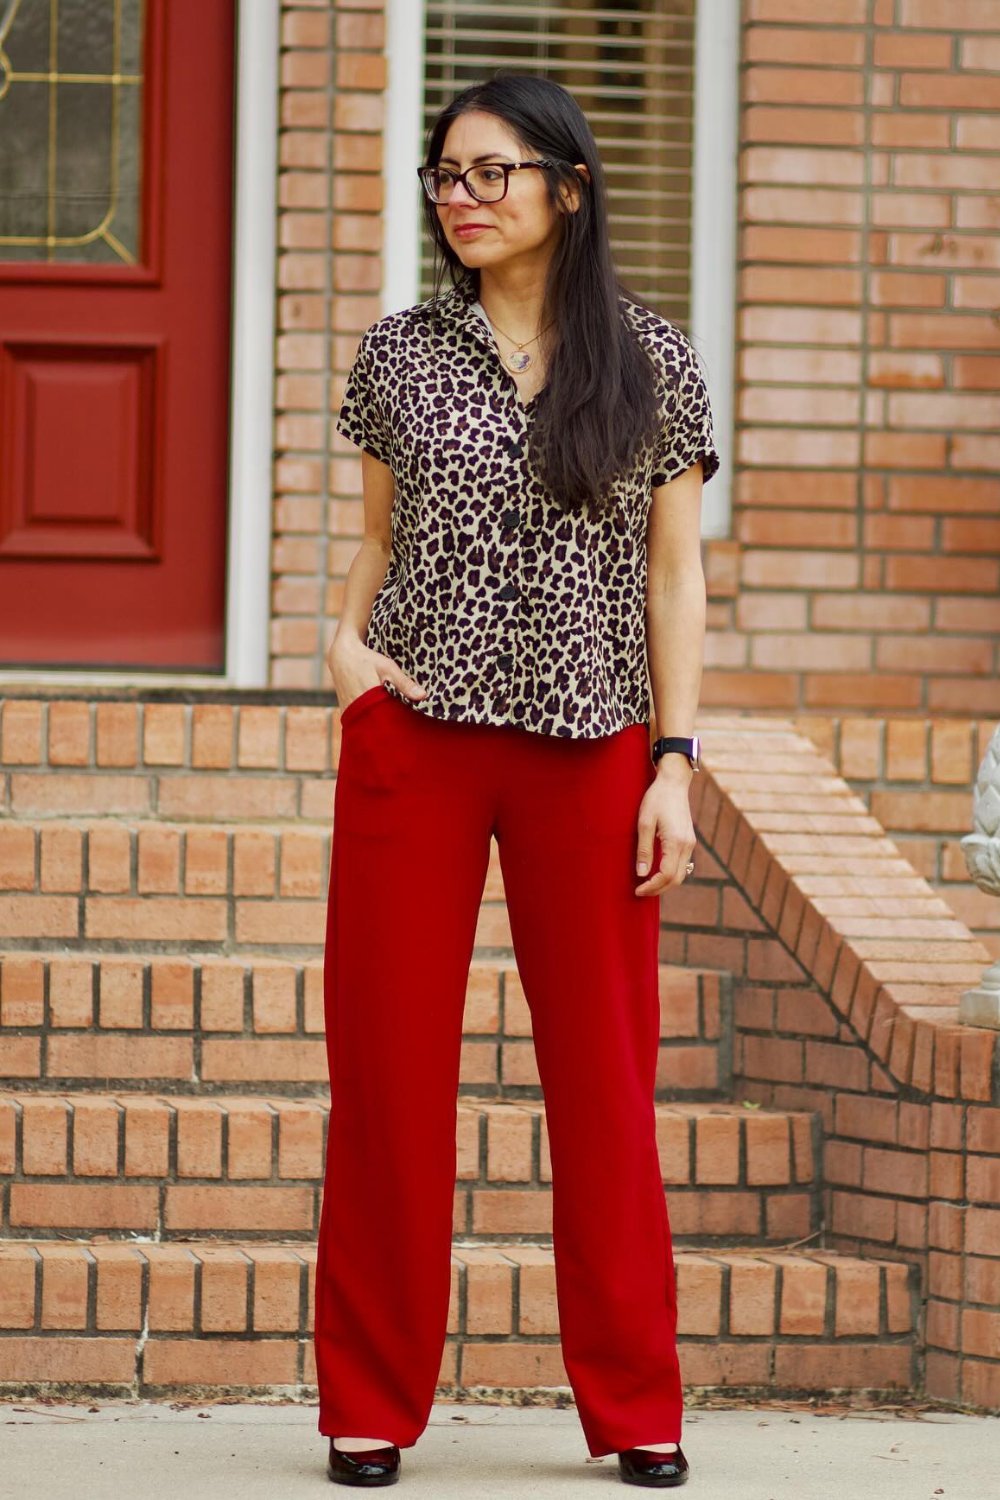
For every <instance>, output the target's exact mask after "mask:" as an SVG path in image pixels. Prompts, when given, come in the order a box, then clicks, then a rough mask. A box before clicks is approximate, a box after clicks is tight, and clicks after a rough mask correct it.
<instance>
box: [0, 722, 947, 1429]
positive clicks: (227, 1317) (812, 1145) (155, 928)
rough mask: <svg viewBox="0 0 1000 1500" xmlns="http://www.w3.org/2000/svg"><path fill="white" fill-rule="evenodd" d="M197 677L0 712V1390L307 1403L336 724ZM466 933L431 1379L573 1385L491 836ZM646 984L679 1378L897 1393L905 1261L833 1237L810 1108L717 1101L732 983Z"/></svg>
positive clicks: (910, 1360) (912, 1330) (524, 1017)
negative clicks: (443, 1281)
mask: <svg viewBox="0 0 1000 1500" xmlns="http://www.w3.org/2000/svg"><path fill="white" fill-rule="evenodd" d="M189 696H190V699H191V701H183V702H160V701H153V699H152V697H149V698H146V699H144V698H143V695H142V694H134V695H131V696H130V697H129V698H127V699H119V700H116V699H115V698H113V697H111V696H109V697H108V698H107V699H101V698H98V697H96V696H95V697H89V698H85V699H84V698H81V699H78V700H72V699H68V698H53V699H51V700H42V699H37V698H36V699H31V698H24V699H16V698H11V699H7V700H6V702H5V703H4V704H3V705H2V711H0V776H2V783H0V786H2V796H0V808H2V811H3V815H4V816H3V821H2V822H0V933H2V946H0V1076H2V1087H0V1174H2V1178H0V1214H2V1218H0V1390H3V1391H5V1392H6V1393H8V1394H13V1393H18V1394H27V1393H33V1392H43V1393H49V1394H56V1393H58V1394H63V1395H82V1394H119V1395H120V1394H131V1395H141V1396H150V1395H173V1396H177V1395H183V1396H185V1397H195V1398H197V1397H201V1396H204V1395H208V1394H212V1393H218V1392H224V1393H232V1394H245V1395H253V1396H258V1397H259V1396H261V1395H263V1394H280V1395H283V1396H291V1397H298V1398H302V1399H313V1398H314V1397H315V1366H314V1361H313V1348H312V1340H311V1329H312V1317H313V1298H314V1291H315V1243H316V1236H317V1232H318V1225H319V1214H320V1204H321V1196H322V1172H323V1161H324V1149H325V1139H326V1121H327V1108H328V1092H327V1089H326V1080H327V1072H326V1054H325V1043H324V1037H323V997H322V964H321V955H322V940H323V922H324V914H325V896H326V875H327V869H328V864H329V836H330V828H331V823H332V812H333V797H332V790H333V777H334V775H335V772H336V763H337V757H338V753H339V739H340V736H339V715H338V713H337V711H336V710H334V709H331V708H329V707H328V706H327V705H326V704H325V703H323V702H320V701H319V700H318V698H316V699H314V700H313V701H312V702H308V703H305V702H300V703H295V702H287V703H286V702H281V703H277V702H274V701H268V702H266V703H264V702H256V703H255V702H253V701H246V700H247V699H248V698H252V695H239V694H233V695H229V697H228V698H226V699H225V701H220V698H219V697H218V696H216V697H215V698H214V699H210V698H201V697H198V696H197V695H189ZM289 696H290V697H294V696H295V695H289ZM299 696H300V697H306V696H308V695H299ZM476 953H477V957H476V960H475V962H474V964H473V966H472V970H471V973H470V977H469V988H468V994H467V1002H466V1013H465V1036H464V1045H463V1052H462V1068H461V1087H460V1097H459V1100H458V1120H457V1130H458V1150H459V1168H458V1175H457V1180H456V1186H455V1200H454V1241H453V1260H452V1276H453V1280H452V1306H451V1313H450V1318H449V1326H448V1337H447V1342H446V1346H445V1350H444V1357H443V1361H442V1367H441V1372H440V1393H441V1394H442V1395H448V1394H459V1393H469V1394H471V1395H476V1394H484V1395H488V1396H489V1397H490V1398H491V1399H496V1397H497V1394H498V1393H502V1394H504V1395H505V1396H507V1397H509V1398H511V1399H518V1398H522V1399H523V1398H526V1397H529V1396H531V1395H533V1394H534V1393H537V1392H538V1391H540V1390H541V1391H549V1390H552V1388H559V1387H566V1386H567V1384H568V1382H567V1379H566V1373H565V1370H564V1367H563V1364H562V1360H561V1357H560V1349H559V1337H558V1317H557V1310H556V1297H555V1281H554V1267H553V1262H552V1249H551V1233H550V1231H551V1174H550V1166H549V1157H548V1142H547V1135H546V1128H545V1116H544V1109H543V1103H542V1099H541V1097H540V1089H539V1085H538V1077H537V1073H536V1071H535V1064H534V1051H533V1047H532V1043H531V1027H530V1014H529V1011H528V1007H527V1004H526V1002H525V999H524V995H523V993H522V990H521V987H520V984H519V980H518V975H517V970H516V966H515V964H514V961H513V959H512V957H511V956H510V953H511V949H510V934H509V929H508V928H507V921H506V911H505V908H504V904H503V890H502V881H501V876H500V871H499V863H498V860H497V858H496V850H495V849H494V851H493V860H492V861H491V866H490V872H489V877H488V881H487V887H486V891H485V893H484V898H483V904H482V910H481V915H480V923H479V929H478V932H477V947H476ZM660 973H661V1001H662V1025H661V1037H662V1041H661V1063H660V1069H659V1074H658V1091H657V1092H658V1102H657V1121H658V1132H659V1145H660V1157H661V1163H662V1170H663V1181H664V1184H665V1189H666V1192H667V1194H668V1202H669V1205H670V1214H671V1224H672V1227H673V1232H674V1237H675V1241H676V1259H677V1269H678V1284H679V1307H680V1324H679V1328H680V1337H681V1342H682V1350H681V1355H682V1369H683V1372H684V1376H685V1380H686V1382H687V1384H688V1386H689V1387H727V1388H730V1389H734V1390H737V1389H740V1390H768V1391H772V1392H773V1391H779V1390H780V1391H793V1390H794V1391H811V1390H829V1389H830V1388H832V1387H843V1388H848V1389H866V1390H893V1389H895V1390H900V1389H902V1390H908V1389H910V1388H913V1387H914V1386H915V1385H917V1384H918V1383H919V1362H920V1360H919V1356H920V1349H919V1338H918V1332H919V1305H918V1304H919V1290H920V1289H919V1276H918V1274H917V1268H916V1267H915V1266H913V1265H912V1264H909V1263H908V1262H907V1261H906V1260H905V1259H901V1258H899V1257H897V1256H894V1255H887V1256H879V1255H872V1254H853V1253H849V1252H848V1251H846V1250H844V1249H840V1250H836V1249H832V1248H823V1245H824V1219H823V1214H824V1203H825V1194H826V1182H825V1178H824V1169H823V1133H824V1132H823V1128H822V1116H821V1112H820V1111H819V1110H818V1109H802V1108H795V1107H789V1108H783V1107H778V1106H777V1105H775V1104H773V1103H772V1104H761V1103H759V1102H755V1101H753V1100H749V1099H748V1100H736V1099H734V1098H733V1075H732V1068H733V1047H734V1040H733V1039H734V1027H733V1013H732V1011H733V1007H732V985H731V983H730V979H729V976H728V975H727V974H726V973H725V972H724V971H723V970H721V969H719V968H712V967H708V966H702V965H699V964H697V963H684V964H681V963H677V962H666V961H665V962H663V963H662V965H661V971H660ZM543 1399H544V1398H543ZM553 1399H555V1392H554V1391H553Z"/></svg>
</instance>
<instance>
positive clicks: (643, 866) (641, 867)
mask: <svg viewBox="0 0 1000 1500" xmlns="http://www.w3.org/2000/svg"><path fill="white" fill-rule="evenodd" d="M648 868H649V866H648V865H646V864H644V862H643V861H642V860H640V861H639V863H638V864H637V865H636V869H637V870H638V872H639V874H640V875H645V873H646V871H647V869H648Z"/></svg>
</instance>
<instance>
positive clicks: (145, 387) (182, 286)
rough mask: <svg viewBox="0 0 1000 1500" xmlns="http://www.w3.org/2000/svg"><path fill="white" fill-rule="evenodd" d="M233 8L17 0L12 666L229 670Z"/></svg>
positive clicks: (3, 485)
mask: <svg viewBox="0 0 1000 1500" xmlns="http://www.w3.org/2000/svg"><path fill="white" fill-rule="evenodd" d="M235 10H236V0H212V4H211V5H210V6H207V7H206V6H205V4H204V3H203V0H86V4H85V5H81V4H80V3H78V0H77V3H74V4H70V5H64V6H53V5H51V3H50V0H0V665H3V666H7V667H18V666H42V665H47V666H79V667H97V668H101V667H104V668H122V667H126V668H127V667H140V668H141V667H146V668H153V669H159V670H176V671H184V670H195V671H200V672H204V671H209V672H211V671H222V670H223V669H224V666H225V640H224V621H225V574H226V512H227V496H228V485H227V479H228V449H229V389H230V369H229V365H230V359H229V351H230V265H231V259H232V243H231V241H232V173H233V105H234V46H235ZM84 18H85V19H86V24H85V25H84V24H82V22H83V20H84Z"/></svg>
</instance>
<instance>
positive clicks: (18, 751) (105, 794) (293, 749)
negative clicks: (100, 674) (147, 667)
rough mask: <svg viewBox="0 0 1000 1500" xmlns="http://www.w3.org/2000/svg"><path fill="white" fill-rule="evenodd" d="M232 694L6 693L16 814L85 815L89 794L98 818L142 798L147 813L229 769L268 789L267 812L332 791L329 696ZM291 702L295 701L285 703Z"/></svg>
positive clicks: (3, 761) (336, 723) (4, 735)
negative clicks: (319, 788) (34, 809)
mask: <svg viewBox="0 0 1000 1500" xmlns="http://www.w3.org/2000/svg"><path fill="white" fill-rule="evenodd" d="M233 696H234V695H233V694H232V692H231V691H227V690H226V689H220V690H219V693H218V694H217V695H213V693H212V691H211V690H207V691H205V692H200V691H199V692H197V693H196V695H195V701H193V702H189V703H184V702H178V703H169V702H141V701H136V696H135V694H134V693H133V692H125V693H122V694H121V696H120V699H118V700H116V699H115V698H114V696H113V693H112V695H108V694H107V693H102V692H101V691H100V690H97V689H88V691H87V697H86V698H83V699H80V698H73V697H72V696H70V695H68V694H67V695H66V696H65V697H62V696H59V695H48V694H46V695H44V696H41V695H40V696H38V697H35V698H32V697H30V696H25V697H15V696H11V695H7V696H6V697H5V699H4V701H3V702H2V703H0V772H6V773H7V774H8V775H9V778H10V800H11V805H12V807H13V809H14V811H15V813H21V812H22V811H24V810H26V808H27V807H28V806H32V805H34V806H37V805H42V806H44V807H45V808H46V809H47V808H49V807H52V806H56V807H59V808H60V810H65V809H67V808H74V809H79V810H82V808H83V806H84V805H86V795H87V793H88V792H90V793H92V794H93V795H94V796H95V797H96V798H97V799H98V806H97V810H98V811H114V810H117V811H120V812H122V811H123V812H126V813H127V812H129V811H131V810H133V807H134V806H135V805H136V803H137V799H138V798H139V797H140V795H141V793H142V792H144V791H145V792H146V793H147V796H148V798H149V801H148V802H147V803H143V805H144V806H145V805H155V803H154V801H153V799H154V798H155V795H156V793H157V791H161V790H162V789H163V788H164V787H165V786H167V785H168V784H170V783H177V787H176V790H175V794H176V793H179V792H181V791H183V793H184V794H185V795H186V797H187V799H188V800H190V798H191V796H192V795H194V794H196V793H197V792H198V791H199V786H198V783H202V784H203V785H204V786H205V787H206V788H216V789H218V787H219V784H220V782H222V781H223V780H224V779H226V778H229V777H231V776H232V775H233V773H234V772H238V773H239V777H240V779H246V780H247V782H248V783H249V782H252V781H253V780H254V779H255V778H256V779H257V781H258V782H259V783H261V787H262V788H263V784H265V783H268V784H270V788H271V790H270V796H271V803H270V805H271V807H272V808H274V807H275V806H276V801H275V799H277V800H278V801H280V802H281V804H282V806H283V805H284V800H285V798H286V797H287V796H288V792H289V788H292V787H295V788H304V787H306V786H307V785H310V784H312V785H316V784H317V783H318V782H321V780H322V778H324V777H325V778H326V779H327V787H326V791H327V793H329V790H330V787H329V777H330V776H331V773H332V772H333V771H335V770H336V766H337V760H338V758H339V752H340V709H339V708H338V707H336V706H335V705H334V704H333V702H332V698H333V694H332V693H329V694H327V693H319V692H306V693H301V692H299V693H296V691H295V690H285V691H283V690H282V689H280V688H278V689H270V690H267V697H268V699H269V700H270V701H268V702H266V703H249V702H237V701H233ZM213 697H218V698H221V699H227V698H228V699H229V701H213ZM294 698H298V699H299V700H300V701H298V702H294V701H288V700H291V699H294ZM303 698H305V699H308V700H309V701H306V702H303V701H301V700H302V699H303ZM281 700H285V701H281ZM41 777H45V778H46V779H47V781H48V783H49V786H50V788H51V790H50V791H46V789H45V788H43V787H42V786H41V784H40V778H41ZM115 783H117V786H116V785H115Z"/></svg>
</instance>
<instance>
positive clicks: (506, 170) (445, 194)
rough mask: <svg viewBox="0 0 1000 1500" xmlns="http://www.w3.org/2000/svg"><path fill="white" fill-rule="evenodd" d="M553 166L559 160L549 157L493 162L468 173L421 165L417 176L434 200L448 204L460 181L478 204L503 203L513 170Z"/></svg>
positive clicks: (472, 168) (425, 190)
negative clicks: (555, 160)
mask: <svg viewBox="0 0 1000 1500" xmlns="http://www.w3.org/2000/svg"><path fill="white" fill-rule="evenodd" d="M552 166H555V162H552V161H548V160H547V159H545V158H543V159H541V160H539V161H491V162H487V163H486V165H485V166H482V167H469V169H468V171H466V172H451V171H449V170H448V168H447V167H418V168H417V176H418V177H419V178H420V181H421V182H422V183H423V188H424V192H425V193H426V194H427V196H428V198H429V199H430V200H431V202H432V203H447V202H448V200H449V198H450V197H451V195H452V193H453V192H454V189H455V184H456V182H460V183H461V184H462V186H463V187H464V188H465V191H466V192H467V193H468V194H469V196H470V197H471V198H475V199H476V201H477V202H478V203H499V201H500V199H501V198H506V196H507V186H508V184H509V182H510V174H511V172H519V171H520V170H521V168H522V167H552Z"/></svg>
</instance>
